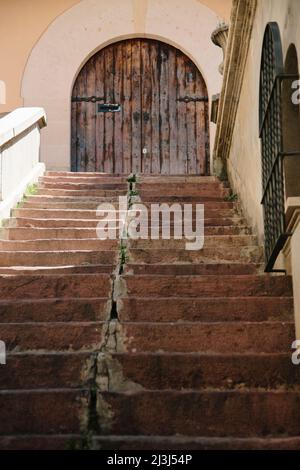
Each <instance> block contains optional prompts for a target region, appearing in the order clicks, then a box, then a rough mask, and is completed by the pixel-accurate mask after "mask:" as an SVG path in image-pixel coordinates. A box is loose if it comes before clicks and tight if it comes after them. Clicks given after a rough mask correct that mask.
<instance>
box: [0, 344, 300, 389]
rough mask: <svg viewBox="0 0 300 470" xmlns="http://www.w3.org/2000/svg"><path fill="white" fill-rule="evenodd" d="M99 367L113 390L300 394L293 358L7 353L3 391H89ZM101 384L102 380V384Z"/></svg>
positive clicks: (0, 377)
mask: <svg viewBox="0 0 300 470" xmlns="http://www.w3.org/2000/svg"><path fill="white" fill-rule="evenodd" d="M96 361H97V364H98V374H99V375H98V378H97V380H98V382H99V384H100V382H101V384H102V386H104V385H103V384H104V377H107V384H108V391H111V392H120V391H126V390H128V391H129V390H134V389H146V390H204V389H211V388H218V389H224V390H233V389H236V390H245V389H247V388H248V389H251V388H265V389H270V390H271V389H273V390H274V389H278V388H280V389H285V390H288V389H293V388H295V389H298V388H299V385H300V377H299V374H298V370H297V367H295V366H294V365H293V364H292V362H291V356H290V354H278V353H274V354H227V355H225V354H222V355H220V354H206V353H204V354H195V353H194V354H175V353H159V354H153V353H141V354H122V353H119V354H118V353H114V354H99V355H98V358H97V354H96V353H81V352H76V353H52V354H51V353H16V354H12V353H9V354H7V358H6V367H4V368H2V371H1V375H0V390H10V389H16V390H17V389H20V390H26V389H27V390H29V389H42V388H82V387H88V386H89V384H90V383H91V380H92V377H93V370H94V367H95V363H96ZM100 379H101V380H100Z"/></svg>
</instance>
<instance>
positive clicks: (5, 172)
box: [0, 108, 46, 220]
mask: <svg viewBox="0 0 300 470" xmlns="http://www.w3.org/2000/svg"><path fill="white" fill-rule="evenodd" d="M44 126H46V114H45V111H44V109H43V108H19V109H16V110H15V111H12V112H11V113H9V114H7V115H6V116H5V117H3V118H2V119H0V220H1V219H3V218H6V217H9V216H10V210H11V209H12V207H14V206H15V205H16V204H17V203H18V202H19V201H20V200H21V199H22V197H23V194H24V192H25V191H26V188H27V186H28V185H29V184H32V183H35V182H36V181H37V180H38V178H39V177H40V176H41V175H42V174H43V173H44V172H45V165H44V164H43V163H41V162H40V130H41V128H42V127H44Z"/></svg>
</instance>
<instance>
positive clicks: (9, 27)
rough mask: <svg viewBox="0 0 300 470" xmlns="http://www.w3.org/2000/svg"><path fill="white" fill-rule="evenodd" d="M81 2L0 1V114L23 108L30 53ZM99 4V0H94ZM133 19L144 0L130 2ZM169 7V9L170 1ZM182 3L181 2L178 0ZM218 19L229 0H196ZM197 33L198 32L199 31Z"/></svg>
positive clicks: (228, 7) (228, 6)
mask: <svg viewBox="0 0 300 470" xmlns="http://www.w3.org/2000/svg"><path fill="white" fill-rule="evenodd" d="M80 1H81V0H1V1H0V44H1V47H0V81H3V82H4V83H5V85H6V99H5V104H1V102H2V103H3V100H1V99H0V113H2V112H6V111H11V110H13V109H14V108H16V107H19V106H22V105H23V100H22V98H21V83H22V77H23V73H24V69H25V66H26V63H27V60H28V58H29V56H30V53H31V51H32V49H33V47H34V46H35V44H36V43H37V42H38V41H39V39H40V37H41V36H42V34H43V33H44V32H45V31H46V30H47V28H48V27H49V26H50V24H51V23H52V22H53V21H54V20H55V18H57V17H58V16H60V15H61V14H62V13H64V12H65V11H66V10H68V9H69V8H71V7H72V6H74V5H76V4H77V3H80ZM98 1H99V2H101V0H98ZM132 1H133V3H134V4H135V10H136V20H137V21H142V17H143V7H144V4H145V0H132ZM169 1H170V8H172V1H173V0H169ZM182 1H183V2H184V0H182ZM197 1H199V3H202V4H203V5H205V6H207V7H209V8H210V9H211V10H213V11H214V12H215V13H216V14H217V15H218V16H219V17H220V19H221V18H223V19H225V20H228V19H229V16H230V10H231V3H232V0H197ZM199 34H201V31H199Z"/></svg>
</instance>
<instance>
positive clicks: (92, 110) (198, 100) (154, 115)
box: [71, 39, 209, 175]
mask: <svg viewBox="0 0 300 470" xmlns="http://www.w3.org/2000/svg"><path fill="white" fill-rule="evenodd" d="M114 104H116V105H119V107H118V108H117V111H116V109H112V108H108V109H109V110H108V112H103V109H105V110H107V107H106V108H105V106H106V105H114ZM99 105H105V106H104V107H103V106H102V107H101V109H100V110H99ZM112 111H116V112H112ZM71 127H72V156H71V162H72V171H99V172H107V173H125V174H129V173H131V172H133V173H145V174H166V175H169V174H170V175H171V174H199V175H207V174H209V132H208V98H207V89H206V85H205V82H204V80H203V77H202V75H201V74H200V72H199V70H198V69H197V67H196V66H195V64H194V63H193V62H192V61H191V60H190V59H189V58H188V57H187V56H186V55H185V54H183V53H182V52H181V51H179V50H178V49H176V48H174V47H172V46H170V45H168V44H165V43H162V42H160V41H156V40H151V39H131V40H126V41H121V42H118V43H116V44H112V45H110V46H108V47H106V48H105V49H103V50H101V51H100V52H98V53H96V54H95V55H94V56H93V57H92V58H91V59H89V60H88V62H87V63H86V64H85V65H84V66H83V68H82V69H81V71H80V73H79V75H78V77H77V79H76V81H75V84H74V88H73V93H72V116H71Z"/></svg>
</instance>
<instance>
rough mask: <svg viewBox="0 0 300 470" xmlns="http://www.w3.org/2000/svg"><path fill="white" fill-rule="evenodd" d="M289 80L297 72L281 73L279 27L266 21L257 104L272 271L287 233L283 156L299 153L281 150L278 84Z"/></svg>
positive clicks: (268, 264) (267, 254)
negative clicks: (258, 100)
mask: <svg viewBox="0 0 300 470" xmlns="http://www.w3.org/2000/svg"><path fill="white" fill-rule="evenodd" d="M293 79H295V80H297V79H299V75H291V74H285V73H284V65H283V53H282V45H281V38H280V31H279V27H278V25H277V23H274V22H272V23H268V25H267V27H266V31H265V36H264V41H263V49H262V59H261V69H260V103H259V108H260V109H259V126H260V129H259V136H260V138H261V147H262V186H263V188H262V189H263V197H262V205H263V213H264V230H265V257H266V266H265V271H266V272H274V271H275V270H274V264H275V262H276V259H277V257H278V254H279V253H280V251H281V250H282V248H283V246H284V244H285V242H286V240H287V238H288V237H289V236H290V235H291V234H289V233H287V230H286V220H285V192H284V167H283V165H284V159H285V158H286V157H289V156H295V155H300V152H299V151H295V152H285V151H284V145H283V127H282V125H283V123H282V85H283V82H284V81H285V80H293Z"/></svg>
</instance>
